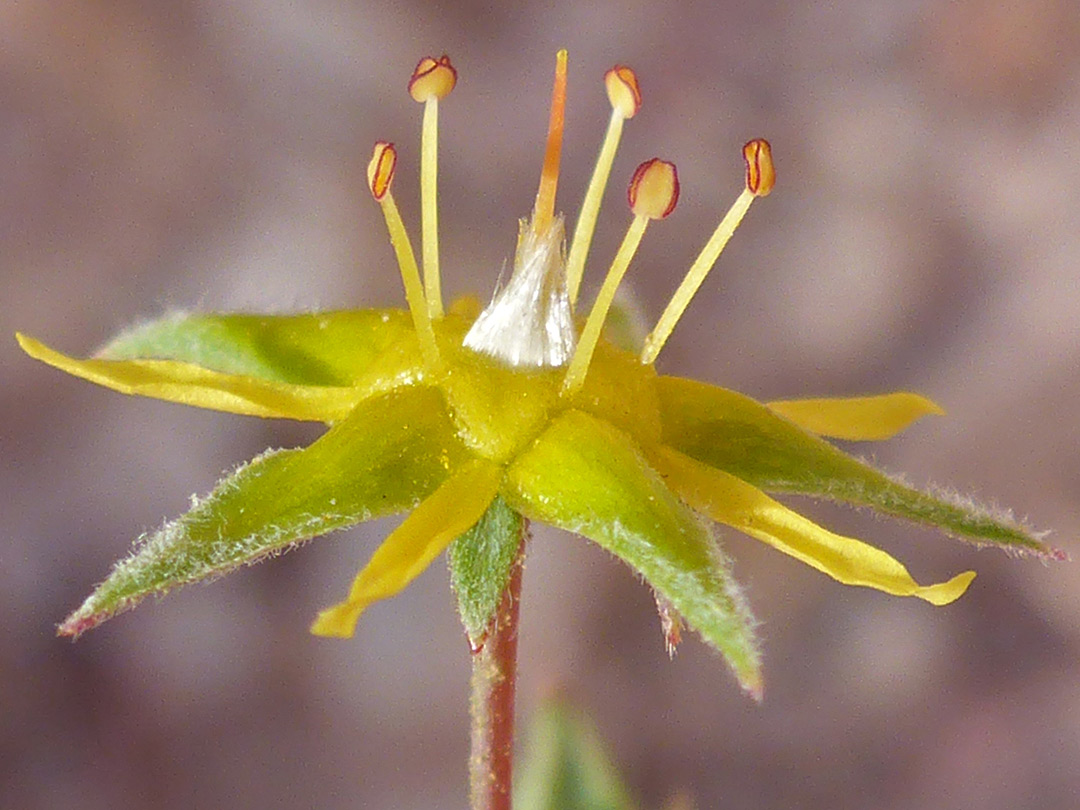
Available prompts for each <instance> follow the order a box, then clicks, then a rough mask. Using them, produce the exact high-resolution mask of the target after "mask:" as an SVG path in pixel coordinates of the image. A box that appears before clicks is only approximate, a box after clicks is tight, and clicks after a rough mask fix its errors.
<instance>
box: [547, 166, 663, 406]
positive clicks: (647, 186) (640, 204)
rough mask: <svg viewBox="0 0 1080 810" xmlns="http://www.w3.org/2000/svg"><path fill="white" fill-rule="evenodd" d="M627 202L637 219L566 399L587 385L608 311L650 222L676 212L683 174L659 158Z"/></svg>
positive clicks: (644, 170) (570, 372)
mask: <svg viewBox="0 0 1080 810" xmlns="http://www.w3.org/2000/svg"><path fill="white" fill-rule="evenodd" d="M627 198H628V199H629V202H630V209H631V210H632V211H633V212H634V219H633V221H632V222H631V223H630V228H629V229H628V230H627V232H626V236H625V237H623V241H622V244H621V245H619V250H618V252H617V253H616V254H615V259H614V260H613V261H612V262H611V267H610V269H609V270H608V272H607V276H606V277H605V278H604V284H603V286H602V287H601V288H600V292H599V293H598V294H597V296H596V302H595V303H594V304H593V308H592V311H591V312H589V318H588V320H586V321H585V328H584V329H583V330H582V332H581V339H580V340H579V341H578V346H577V350H576V351H575V352H574V356H573V358H572V359H571V360H570V367H569V368H568V369H567V371H566V378H565V379H564V380H563V386H562V393H563V395H565V396H569V395H572V394H574V393H575V392H576V391H578V390H579V389H580V388H581V386H582V385H583V384H584V383H585V375H586V374H587V373H588V370H589V362H590V361H591V360H592V355H593V351H594V350H595V349H596V343H597V341H598V340H599V339H600V330H601V328H603V325H604V320H605V319H606V318H607V314H608V310H609V309H611V302H612V301H613V300H614V299H615V291H616V290H617V289H618V287H619V282H620V281H622V278H623V276H624V275H625V274H626V270H627V268H628V267H629V266H630V261H631V259H633V258H634V253H636V252H637V249H638V245H639V244H641V238H642V237H643V236H644V235H645V228H646V227H647V226H648V224H649V221H650V220H653V219H663V218H664V217H666V216H667V215H668V214H670V213H671V212H672V211H674V210H675V204H676V203H677V202H678V201H679V174H678V172H677V171H676V170H675V164H674V163H668V162H667V161H665V160H660V159H659V158H653V159H652V160H647V161H645V162H644V163H642V164H641V165H640V166H638V167H637V170H636V171H635V172H634V176H633V178H632V179H631V180H630V188H629V189H628V190H627Z"/></svg>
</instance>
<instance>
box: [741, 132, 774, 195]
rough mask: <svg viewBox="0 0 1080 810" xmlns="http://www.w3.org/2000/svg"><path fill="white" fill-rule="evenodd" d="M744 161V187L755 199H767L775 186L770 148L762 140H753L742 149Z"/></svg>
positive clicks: (767, 143)
mask: <svg viewBox="0 0 1080 810" xmlns="http://www.w3.org/2000/svg"><path fill="white" fill-rule="evenodd" d="M742 153H743V160H745V161H746V187H747V188H748V189H749V190H750V193H751V194H753V195H754V196H755V197H768V196H769V192H770V191H772V190H773V186H774V185H776V168H775V167H774V166H773V161H772V147H771V146H769V142H768V141H767V140H765V139H764V138H754V140H752V141H750V142H748V143H747V144H746V146H744V147H743V149H742Z"/></svg>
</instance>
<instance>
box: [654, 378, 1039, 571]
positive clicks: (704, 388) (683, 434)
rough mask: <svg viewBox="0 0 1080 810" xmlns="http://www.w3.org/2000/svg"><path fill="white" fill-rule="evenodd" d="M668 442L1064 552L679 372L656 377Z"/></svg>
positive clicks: (833, 492)
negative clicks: (894, 476)
mask: <svg viewBox="0 0 1080 810" xmlns="http://www.w3.org/2000/svg"><path fill="white" fill-rule="evenodd" d="M659 391H660V402H661V405H660V408H661V415H662V420H663V442H664V444H666V445H668V446H669V447H673V448H675V449H676V450H679V451H680V452H682V453H685V454H686V455H688V456H690V457H691V458H694V459H697V460H698V461H700V462H703V463H705V464H708V465H710V466H712V467H716V468H717V469H719V470H723V471H725V472H729V473H731V474H732V475H735V476H736V477H738V478H741V479H743V480H744V481H747V482H749V483H751V484H753V485H754V486H756V487H759V488H760V489H763V490H765V491H766V492H791V493H799V494H803V495H813V496H816V497H819V498H828V499H830V500H836V501H843V502H846V503H851V504H857V505H862V506H869V507H872V508H874V509H877V510H880V511H882V512H886V513H888V514H891V515H896V516H898V517H903V518H907V519H909V520H914V521H918V522H920V523H929V524H931V525H934V526H937V527H938V528H940V529H942V530H943V531H945V532H947V533H949V534H952V535H955V536H957V537H960V538H963V539H965V540H970V541H974V542H977V543H994V544H997V545H999V546H1003V547H1005V548H1007V549H1010V550H1013V551H1020V552H1035V553H1037V554H1042V555H1046V556H1059V552H1055V551H1054V550H1053V549H1050V548H1049V547H1048V546H1046V545H1045V544H1044V543H1042V542H1041V541H1040V540H1039V539H1038V538H1037V537H1036V536H1035V535H1034V533H1033V532H1032V531H1031V530H1030V529H1028V528H1026V527H1024V526H1022V525H1020V524H1019V523H1017V522H1016V521H1014V520H1012V519H1011V518H1010V517H1008V516H1004V515H995V514H991V513H990V512H989V511H987V510H986V509H982V508H980V507H978V506H976V505H974V504H972V503H971V502H969V501H960V500H958V499H952V500H946V499H944V498H941V497H936V496H934V495H930V494H928V493H925V492H920V491H918V490H916V489H912V488H911V487H908V486H905V485H904V484H901V483H899V482H897V481H894V480H892V479H891V478H889V477H888V476H886V475H885V474H884V473H882V472H880V471H878V470H875V469H874V468H873V467H871V466H869V465H867V464H865V463H863V462H861V461H859V460H857V459H855V458H852V457H851V456H849V455H847V454H846V453H843V452H841V451H840V450H838V449H836V448H835V447H833V446H832V445H830V444H829V443H827V442H825V441H824V440H822V439H819V438H818V437H817V436H814V435H812V434H810V433H807V432H806V431H805V430H803V429H802V428H800V427H798V426H797V425H795V424H794V423H793V422H790V421H788V420H787V419H785V418H784V417H782V416H780V415H778V414H776V413H774V412H772V411H771V410H769V408H767V407H766V406H764V405H762V404H761V403H759V402H756V401H754V400H752V399H750V398H749V397H746V396H743V395H742V394H737V393H735V392H734V391H728V390H726V389H723V388H717V387H716V386H712V385H706V384H705V383H700V382H695V381H693V380H685V379H681V378H678V377H661V378H660V379H659Z"/></svg>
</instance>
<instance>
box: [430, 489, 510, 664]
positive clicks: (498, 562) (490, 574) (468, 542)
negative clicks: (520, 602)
mask: <svg viewBox="0 0 1080 810" xmlns="http://www.w3.org/2000/svg"><path fill="white" fill-rule="evenodd" d="M525 530H526V522H525V519H524V518H523V517H522V516H521V515H519V514H518V513H517V512H515V511H514V510H513V509H511V508H510V507H509V506H507V505H506V501H504V500H503V499H502V498H501V497H496V498H495V500H494V501H492V503H491V506H489V507H488V509H487V511H486V512H485V513H484V516H483V517H482V518H480V522H479V523H477V524H476V525H475V526H473V527H472V528H471V529H469V531H467V532H465V534H463V535H461V537H459V538H458V539H457V540H455V541H454V542H453V543H451V544H450V548H449V555H448V561H449V564H450V584H451V586H453V589H454V594H455V595H456V596H457V602H458V613H459V614H460V615H461V622H462V624H464V625H465V632H466V633H467V634H468V636H469V643H470V644H471V645H472V647H473V649H479V648H480V647H481V646H483V644H484V640H485V639H486V638H487V634H488V631H489V630H490V628H491V622H492V620H493V619H494V618H495V611H496V610H498V608H499V600H500V599H501V597H502V594H503V591H504V590H506V583H507V582H509V581H510V568H511V566H513V564H514V561H515V560H516V559H517V556H518V554H519V552H520V549H521V541H522V539H523V537H524V536H525Z"/></svg>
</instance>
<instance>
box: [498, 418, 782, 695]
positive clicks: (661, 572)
mask: <svg viewBox="0 0 1080 810" xmlns="http://www.w3.org/2000/svg"><path fill="white" fill-rule="evenodd" d="M506 482H507V489H508V491H505V492H504V493H503V497H504V498H506V500H507V503H509V504H510V506H511V507H512V508H514V509H516V510H518V511H519V512H521V513H522V514H523V515H525V517H527V518H530V519H533V520H539V521H543V522H545V523H550V524H551V525H553V526H557V527H559V528H561V529H565V530H567V531H571V532H575V533H577V534H581V535H584V536H585V537H588V538H589V539H590V540H593V541H594V542H596V543H597V544H599V545H600V546H602V547H604V548H606V549H607V550H608V551H610V552H612V553H613V554H615V555H616V556H618V557H620V558H621V559H623V560H624V561H626V562H627V563H629V564H630V566H631V567H633V568H634V569H635V570H637V571H638V572H639V573H641V574H642V576H644V577H645V579H646V580H647V581H648V583H649V585H651V586H652V587H653V589H654V590H656V591H657V592H658V593H659V594H660V595H661V596H662V597H663V598H664V599H666V600H667V601H668V602H669V603H671V605H672V606H674V608H675V609H676V610H677V611H678V612H679V614H681V616H682V617H683V618H684V619H685V620H686V622H687V624H688V625H689V626H690V627H692V628H693V629H694V630H696V631H697V632H698V633H699V634H700V635H701V636H702V637H703V638H704V639H705V640H706V641H707V642H708V643H710V644H712V645H713V646H714V647H716V648H717V649H718V650H720V652H721V653H723V655H724V657H725V658H726V659H727V660H728V663H729V664H730V665H731V667H732V669H734V671H735V674H736V675H737V676H738V678H739V680H740V682H741V683H742V685H743V687H744V688H745V689H746V690H747V691H749V692H751V693H752V694H754V695H759V694H760V690H761V674H760V661H759V656H758V651H757V648H756V646H755V643H754V636H753V631H752V625H753V622H752V620H751V618H750V616H749V613H748V611H747V609H746V607H745V605H744V604H743V601H742V599H741V596H740V594H739V591H738V588H737V586H736V585H735V582H734V580H733V578H732V576H731V573H730V570H729V566H728V563H727V561H726V560H725V559H724V558H723V557H722V555H721V553H720V550H719V548H718V547H717V545H716V544H715V542H714V540H713V538H712V536H711V534H710V532H709V530H708V527H707V526H706V525H705V524H704V523H703V522H702V521H701V519H699V518H698V517H697V516H696V515H695V514H694V513H693V512H691V511H690V509H689V508H687V507H686V506H685V505H684V504H683V503H682V502H681V501H680V500H679V499H678V498H677V497H676V496H675V495H674V494H673V493H672V492H671V491H670V490H669V489H668V488H667V486H666V485H665V484H664V482H663V481H662V480H661V479H660V477H659V476H658V475H657V474H656V473H655V472H654V471H653V470H652V468H651V467H650V466H649V464H648V463H647V462H646V461H645V459H644V457H643V456H642V454H641V452H640V451H639V450H638V448H637V447H636V445H635V444H634V443H633V441H632V440H631V439H630V438H629V437H627V436H626V434H624V433H622V432H621V431H619V430H618V429H616V428H614V427H612V426H611V425H610V424H608V423H607V422H604V421H601V420H599V419H597V418H595V417H593V416H590V415H588V414H585V413H582V412H580V411H573V410H571V411H567V412H565V413H564V414H562V415H561V416H560V417H559V418H557V419H556V420H555V421H554V422H552V424H551V426H550V427H549V428H548V429H547V430H546V431H545V432H544V433H543V434H541V435H540V437H539V438H538V439H537V440H536V442H535V443H534V444H533V446H532V447H531V448H529V449H528V450H526V451H525V452H524V453H522V454H521V456H520V457H519V458H518V459H517V460H516V461H515V462H514V463H513V464H511V466H510V467H509V469H508V470H507V474H506Z"/></svg>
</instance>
